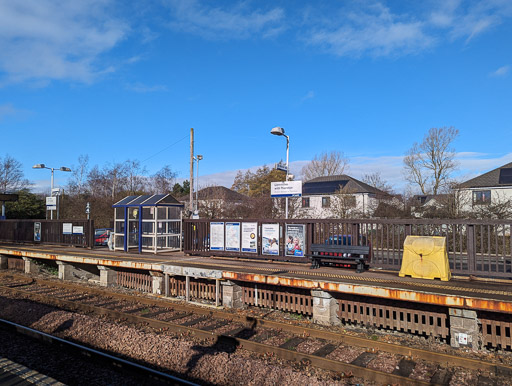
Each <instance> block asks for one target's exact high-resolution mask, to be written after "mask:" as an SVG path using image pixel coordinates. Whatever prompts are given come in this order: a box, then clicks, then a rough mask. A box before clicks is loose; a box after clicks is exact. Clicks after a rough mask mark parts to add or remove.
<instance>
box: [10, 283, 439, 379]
mask: <svg viewBox="0 0 512 386" xmlns="http://www.w3.org/2000/svg"><path fill="white" fill-rule="evenodd" d="M0 288H2V289H3V290H7V291H8V292H11V293H21V294H23V295H25V296H26V297H28V298H30V299H35V300H40V301H45V302H49V303H51V304H53V305H55V306H57V307H59V308H63V309H66V310H70V311H83V312H90V313H93V314H95V315H100V316H109V317H112V318H114V319H120V320H125V321H128V322H130V323H133V324H139V323H143V324H147V325H148V326H150V327H153V328H161V329H169V330H171V331H173V332H176V333H187V334H188V335H189V336H191V337H197V338H201V339H212V338H214V339H215V338H216V339H223V340H226V341H232V342H234V343H235V344H236V345H237V346H238V347H241V348H244V349H246V350H248V351H252V352H255V353H258V354H267V353H269V352H273V353H275V354H276V355H277V356H279V357H280V358H282V359H285V360H290V361H296V362H300V361H308V362H309V363H311V365H312V366H315V367H318V368H321V369H324V370H330V371H336V372H340V373H345V374H349V373H352V375H353V376H355V377H359V378H363V379H366V380H370V381H374V382H379V383H382V382H384V383H392V384H396V383H398V384H407V385H430V384H431V383H429V382H424V381H419V380H415V379H411V378H407V377H402V376H399V375H394V374H389V373H384V372H381V371H377V370H373V369H367V368H363V367H359V366H355V365H351V364H348V363H343V362H338V361H334V360H330V359H327V358H322V357H318V356H314V355H310V354H304V353H298V352H296V351H292V350H287V349H283V348H279V347H273V346H268V345H265V344H262V343H257V342H252V341H249V340H246V339H241V338H235V337H230V336H227V335H223V334H215V333H213V332H209V331H203V330H200V329H196V328H193V327H185V326H181V325H179V324H174V323H169V322H164V321H160V320H155V319H149V318H145V317H142V316H135V315H131V314H125V313H123V312H119V311H115V310H108V309H104V308H100V307H95V306H91V305H88V304H76V303H73V302H72V301H68V300H63V299H55V298H49V297H47V296H45V295H39V294H34V293H31V292H27V291H23V290H20V289H15V288H8V287H3V286H2V287H0Z"/></svg>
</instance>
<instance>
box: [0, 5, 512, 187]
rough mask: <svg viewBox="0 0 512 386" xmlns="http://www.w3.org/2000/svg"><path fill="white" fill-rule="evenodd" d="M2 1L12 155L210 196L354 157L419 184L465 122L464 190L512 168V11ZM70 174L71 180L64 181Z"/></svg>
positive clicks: (359, 172)
mask: <svg viewBox="0 0 512 386" xmlns="http://www.w3.org/2000/svg"><path fill="white" fill-rule="evenodd" d="M126 3H128V2H123V1H114V0H93V1H89V2H83V1H56V0H55V1H54V0H19V1H9V0H0V52H1V54H0V133H1V144H2V146H1V150H0V155H2V156H3V155H5V154H9V155H11V156H12V157H14V158H16V159H17V160H19V161H20V162H21V163H22V164H23V166H24V172H25V176H26V177H27V178H29V179H30V180H32V181H34V182H35V183H36V186H35V189H36V190H37V189H41V188H43V187H45V186H46V185H48V184H49V172H48V171H42V170H33V169H31V166H32V165H33V164H36V163H45V164H46V165H49V166H53V167H60V166H61V165H64V166H70V167H72V166H73V165H76V163H77V158H78V156H79V155H81V154H88V155H89V158H90V164H91V165H95V164H98V165H100V166H101V165H104V164H106V163H108V162H121V161H124V160H126V159H138V160H140V161H144V162H143V163H144V166H145V167H146V168H147V169H148V171H149V173H154V172H156V171H158V170H159V169H160V168H161V167H162V166H164V165H167V164H168V165H170V166H171V167H172V168H173V170H175V171H176V172H177V173H178V176H179V177H181V178H188V175H189V171H188V170H189V169H188V168H189V165H188V161H189V137H188V135H189V130H190V127H194V128H195V133H196V135H195V138H196V154H203V155H204V160H203V161H201V163H200V170H199V172H200V184H214V183H218V184H224V185H226V186H230V185H231V183H232V179H233V177H234V175H235V174H236V171H237V170H239V169H249V168H255V167H258V166H261V165H264V164H268V165H270V164H273V163H275V162H278V161H279V160H280V159H282V158H285V148H286V141H285V140H284V139H283V138H278V137H275V136H272V135H270V129H271V128H272V127H274V126H282V127H284V128H285V129H286V133H287V134H288V135H290V141H291V146H290V161H291V168H292V172H294V174H297V175H298V174H299V173H300V169H301V167H302V166H303V165H304V164H305V163H306V162H307V161H308V160H311V159H312V158H313V157H314V156H315V154H319V153H321V152H323V151H327V152H328V151H332V150H336V151H340V152H344V153H345V155H346V156H347V157H349V159H350V169H349V173H348V174H350V175H353V176H354V177H356V178H361V177H362V176H363V174H365V173H371V172H375V171H380V172H381V174H382V177H383V178H384V179H386V180H387V181H388V182H389V183H391V185H393V186H394V187H395V188H396V189H397V190H399V191H400V190H403V189H404V188H405V182H404V180H403V177H402V156H403V154H404V152H405V151H406V150H407V149H408V148H410V147H411V145H412V144H413V142H415V141H421V139H422V138H423V135H424V134H425V133H426V132H427V131H428V129H429V128H431V127H441V126H454V127H456V128H457V129H459V131H460V136H459V137H458V139H457V140H456V142H455V143H454V147H455V149H456V151H457V159H458V160H459V163H460V171H459V174H460V176H461V177H471V176H474V175H476V174H478V173H481V172H484V171H488V170H490V169H493V168H495V167H498V166H501V165H503V164H505V163H507V162H511V161H512V149H511V147H510V144H511V143H512V44H511V43H512V23H511V21H512V2H511V1H509V0H487V1H484V2H482V1H462V0H461V1H456V0H454V1H450V0H444V1H423V2H405V1H370V0H368V1H324V2H321V1H318V2H300V1H294V2H289V1H288V2H285V1H243V2H232V1H217V2H214V1H209V2H206V1H199V0H197V1H194V0H188V1H174V0H160V1H138V2H131V3H134V4H131V5H126ZM66 177H67V175H66V174H65V173H59V174H56V179H57V183H58V184H61V185H63V184H65V182H66Z"/></svg>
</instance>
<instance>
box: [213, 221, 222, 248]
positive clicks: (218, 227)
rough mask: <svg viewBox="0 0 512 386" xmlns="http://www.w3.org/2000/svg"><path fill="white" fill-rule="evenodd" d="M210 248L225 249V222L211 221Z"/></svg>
mask: <svg viewBox="0 0 512 386" xmlns="http://www.w3.org/2000/svg"><path fill="white" fill-rule="evenodd" d="M210 250H212V251H223V250H224V223H223V222H212V223H210Z"/></svg>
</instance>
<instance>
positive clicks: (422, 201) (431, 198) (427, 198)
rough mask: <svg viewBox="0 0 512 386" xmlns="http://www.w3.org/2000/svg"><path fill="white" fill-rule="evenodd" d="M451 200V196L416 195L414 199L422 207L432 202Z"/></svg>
mask: <svg viewBox="0 0 512 386" xmlns="http://www.w3.org/2000/svg"><path fill="white" fill-rule="evenodd" d="M449 198H450V195H449V194H415V195H414V196H413V197H412V199H413V200H414V201H418V202H419V203H420V205H428V204H429V202H430V201H443V200H447V199H449Z"/></svg>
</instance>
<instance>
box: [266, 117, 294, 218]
mask: <svg viewBox="0 0 512 386" xmlns="http://www.w3.org/2000/svg"><path fill="white" fill-rule="evenodd" d="M270 134H273V135H278V136H282V137H285V138H286V181H288V176H289V173H290V167H289V165H288V161H289V157H290V137H289V136H288V135H286V134H285V133H284V129H283V128H282V127H274V128H273V129H272V130H270ZM285 206H286V208H285V214H284V218H288V197H286V202H285Z"/></svg>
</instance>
